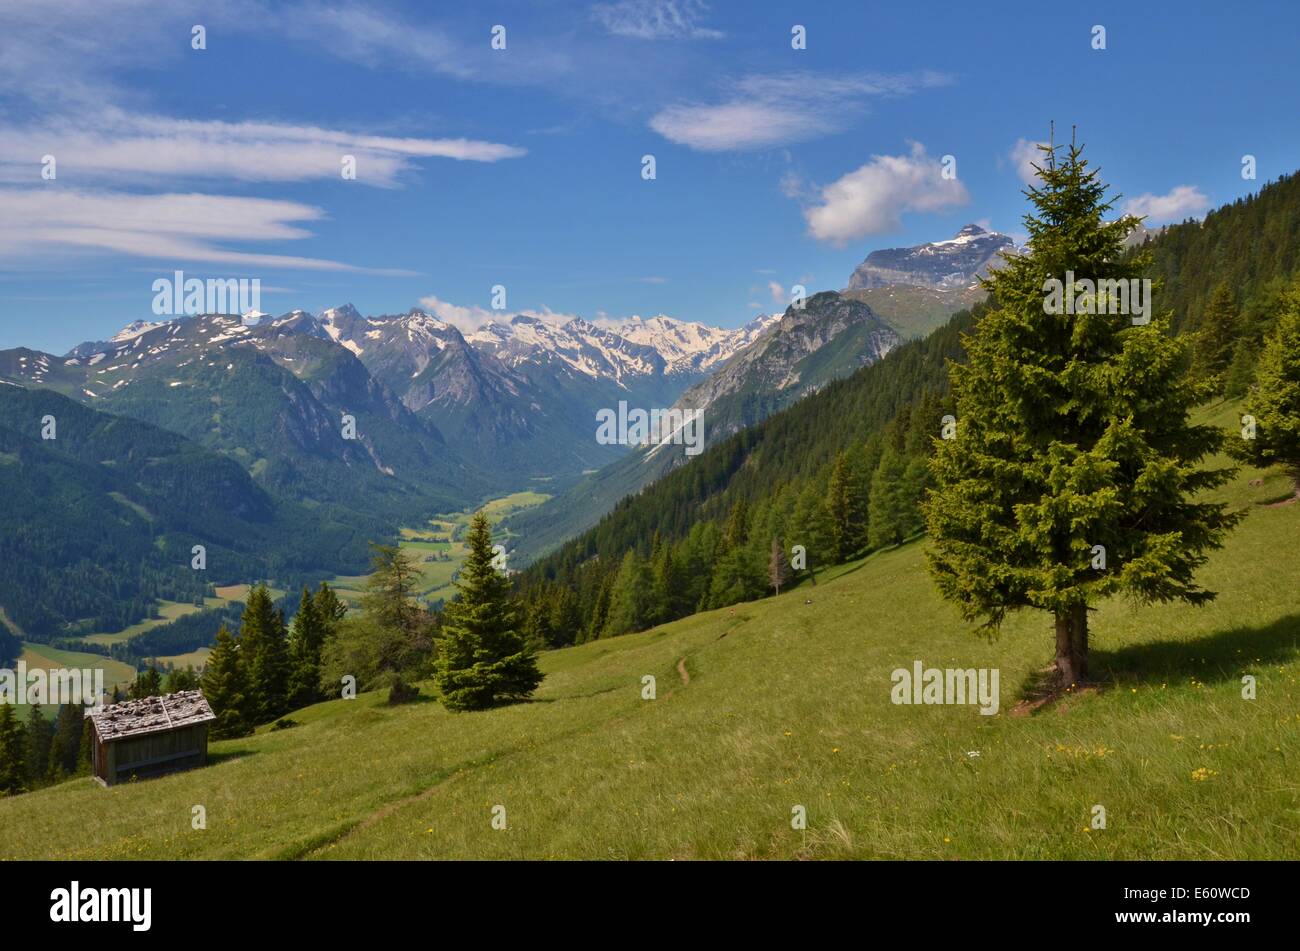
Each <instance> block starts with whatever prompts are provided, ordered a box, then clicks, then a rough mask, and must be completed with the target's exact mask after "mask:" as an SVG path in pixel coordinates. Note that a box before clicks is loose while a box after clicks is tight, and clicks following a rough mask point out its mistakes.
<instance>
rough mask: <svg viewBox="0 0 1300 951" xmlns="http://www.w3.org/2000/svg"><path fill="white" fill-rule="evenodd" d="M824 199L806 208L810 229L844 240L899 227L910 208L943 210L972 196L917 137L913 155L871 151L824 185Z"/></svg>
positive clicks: (832, 239)
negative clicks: (945, 174) (863, 160)
mask: <svg viewBox="0 0 1300 951" xmlns="http://www.w3.org/2000/svg"><path fill="white" fill-rule="evenodd" d="M819 200H820V204H817V205H814V206H812V207H809V208H805V209H804V218H805V219H806V220H807V222H808V233H809V234H811V235H812V236H813V237H814V238H817V239H818V240H821V241H830V242H833V243H835V244H838V245H842V244H844V243H846V242H848V241H852V240H854V239H857V238H862V237H865V236H866V235H870V234H883V233H885V232H889V231H894V230H897V229H898V227H899V226H900V225H901V223H902V222H901V215H902V214H903V213H904V212H907V211H922V212H935V211H944V210H946V209H948V208H952V207H955V206H958V205H964V204H966V203H967V202H969V201H970V195H969V194H968V193H967V191H966V186H965V185H963V184H962V183H961V182H960V181H958V180H957V179H947V178H944V177H943V175H942V166H941V164H940V163H939V162H938V161H937V160H935V159H932V158H930V157H929V156H927V155H926V153H925V148H924V146H922V145H921V144H920V143H919V142H918V143H913V145H912V151H911V154H910V155H873V156H872V157H871V161H869V162H867V163H866V164H865V165H863V166H862V167H861V168H858V169H857V170H855V171H852V172H849V174H847V175H845V176H844V177H843V178H841V179H839V180H838V181H835V182H832V183H831V184H830V185H827V186H826V187H825V188H823V189H822V190H821V195H820V199H819Z"/></svg>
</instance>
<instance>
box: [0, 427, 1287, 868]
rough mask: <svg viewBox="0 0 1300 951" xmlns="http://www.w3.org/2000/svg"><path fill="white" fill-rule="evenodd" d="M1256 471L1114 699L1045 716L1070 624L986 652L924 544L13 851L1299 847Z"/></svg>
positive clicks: (1026, 631)
mask: <svg viewBox="0 0 1300 951" xmlns="http://www.w3.org/2000/svg"><path fill="white" fill-rule="evenodd" d="M1231 411H1232V408H1231V407H1222V408H1217V409H1216V410H1215V412H1216V413H1221V414H1224V415H1225V418H1228V417H1230V414H1231ZM1257 476H1260V473H1257V472H1254V471H1244V472H1243V473H1242V474H1241V475H1240V476H1239V477H1238V478H1237V479H1236V480H1235V481H1234V482H1233V484H1232V485H1231V486H1230V487H1228V489H1227V490H1226V492H1225V493H1224V494H1225V496H1226V497H1227V498H1228V499H1230V500H1231V501H1232V502H1233V504H1234V505H1240V506H1249V507H1250V514H1249V515H1248V517H1247V518H1246V519H1245V520H1244V521H1243V523H1242V524H1241V526H1240V527H1239V528H1238V529H1237V530H1236V531H1235V532H1234V533H1233V534H1232V535H1231V537H1230V539H1229V541H1228V544H1227V546H1226V547H1225V548H1224V549H1223V550H1222V551H1220V552H1218V553H1217V554H1216V555H1215V556H1214V558H1213V559H1212V560H1211V562H1210V563H1209V564H1208V565H1207V566H1206V568H1205V569H1204V571H1203V573H1202V576H1201V577H1202V580H1203V582H1204V583H1205V584H1206V585H1208V586H1209V587H1210V588H1212V589H1214V590H1217V591H1218V592H1220V596H1219V599H1218V600H1217V601H1215V602H1214V603H1213V604H1211V605H1209V606H1206V607H1202V608H1189V607H1183V606H1177V605H1156V606H1146V607H1140V606H1134V605H1131V604H1128V603H1124V602H1118V601H1117V602H1113V603H1107V604H1104V605H1101V606H1100V608H1099V610H1098V611H1097V612H1096V613H1095V615H1094V617H1093V621H1092V631H1093V646H1094V653H1093V657H1092V664H1093V668H1094V674H1095V675H1096V676H1097V677H1098V678H1099V680H1100V681H1101V682H1102V686H1101V688H1100V689H1096V690H1088V691H1086V692H1083V693H1081V694H1078V695H1076V696H1072V697H1069V698H1067V699H1065V700H1063V701H1060V702H1058V703H1056V704H1054V705H1051V706H1047V707H1044V708H1042V709H1039V710H1038V711H1036V712H1033V713H1022V712H1013V711H1015V709H1016V705H1017V695H1018V692H1019V691H1020V690H1021V689H1022V688H1024V687H1025V685H1027V684H1029V683H1030V682H1031V681H1032V680H1033V678H1034V677H1035V675H1036V674H1038V673H1039V672H1040V671H1041V670H1042V668H1043V667H1044V665H1045V664H1046V663H1047V662H1048V661H1049V659H1050V655H1051V625H1050V622H1049V619H1048V618H1046V617H1045V616H1043V615H1040V614H1027V615H1020V616H1017V617H1015V618H1013V619H1012V621H1011V622H1010V623H1008V625H1007V626H1006V628H1005V630H1004V631H1003V634H1002V636H1001V637H1000V638H999V639H998V640H996V641H994V642H988V641H984V640H981V639H978V638H975V637H973V636H972V635H971V634H970V632H969V631H968V629H967V628H966V627H965V626H964V625H963V624H962V623H961V621H960V620H959V618H958V617H957V615H956V612H955V611H954V610H953V609H952V608H951V607H950V606H948V605H946V604H943V603H942V602H940V601H939V600H938V599H937V598H936V596H935V594H934V591H933V587H932V585H931V583H930V580H929V578H928V577H927V575H926V573H925V570H924V564H923V550H924V545H925V542H923V541H922V542H914V543H911V544H908V545H905V546H903V547H901V548H899V549H896V550H893V551H887V552H883V553H880V554H877V555H874V556H872V557H870V558H868V559H867V560H865V561H863V562H860V563H858V564H854V565H849V566H844V567H843V568H840V569H836V570H835V571H833V572H827V573H825V574H824V575H823V576H822V577H821V579H820V583H819V584H818V585H816V586H815V587H814V586H808V585H804V586H801V587H799V588H797V589H795V590H793V591H789V592H787V593H785V594H783V595H781V597H779V598H769V599H767V600H764V601H760V602H755V603H751V604H744V605H738V606H736V607H735V608H734V609H723V610H721V611H714V612H710V613H706V614H701V615H696V616H694V617H691V618H687V619H684V620H682V621H678V622H675V623H673V624H669V625H666V626H664V627H662V628H659V629H656V630H654V631H650V632H646V633H642V634H636V635H631V636H628V637H622V638H616V639H612V640H605V641H597V642H595V643H591V644H586V645H583V646H580V647H576V648H571V649H567V650H562V651H556V652H552V653H549V654H547V655H545V656H544V657H543V660H542V664H543V668H544V669H545V671H546V673H547V677H546V680H545V682H544V683H543V685H542V687H541V689H540V690H539V691H538V693H537V696H536V698H535V700H534V701H533V702H531V703H526V704H520V705H517V706H513V707H509V708H506V709H501V710H494V711H490V712H486V713H473V714H457V715H453V714H449V713H447V712H446V711H445V710H444V709H443V708H442V707H441V706H440V705H439V704H437V703H436V702H432V701H429V702H423V703H416V704H412V705H409V706H405V707H398V708H389V707H386V706H384V705H383V703H382V700H383V698H382V697H381V696H379V695H363V696H362V697H361V698H360V699H358V700H355V701H342V700H340V701H334V702H330V703H324V704H319V705H317V706H315V707H311V708H308V709H306V710H302V711H298V712H295V713H294V714H293V719H294V720H296V721H298V722H299V724H300V725H299V726H297V727H294V728H293V729H290V730H284V731H279V732H274V733H272V732H267V731H266V730H265V729H263V730H262V731H260V732H259V733H258V734H257V735H255V736H252V737H249V738H246V739H241V740H234V741H227V742H219V743H213V744H212V747H211V750H212V754H213V760H214V762H213V764H212V765H210V766H209V767H207V768H205V769H201V770H196V771H192V772H189V773H184V774H179V775H174V776H169V777H165V778H162V779H157V780H152V781H148V782H142V783H136V784H130V785H124V786H120V787H116V788H114V789H109V790H105V789H101V788H99V787H98V786H96V785H95V784H94V783H93V782H92V781H90V780H88V779H79V780H74V781H70V782H68V783H64V784H62V785H60V786H56V787H53V788H49V789H45V790H41V791H38V792H36V793H31V794H28V795H25V796H20V797H16V798H12V799H7V800H3V801H0V828H5V829H7V830H9V834H8V835H5V836H0V857H3V858H118V857H139V858H181V857H187V858H198V857H202V858H221V857H281V858H288V857H293V858H369V859H377V858H408V857H410V858H545V857H562V858H618V859H622V858H660V859H663V858H680V859H691V858H700V859H708V858H794V857H815V858H847V857H855V858H873V857H878V858H922V859H981V858H1068V859H1119V858H1127V859H1174V858H1182V859H1225V858H1272V859H1281V858H1294V857H1295V856H1296V855H1297V854H1300V686H1298V684H1297V679H1298V677H1300V585H1297V584H1296V578H1297V577H1300V546H1297V545H1296V539H1297V537H1298V536H1300V505H1294V504H1293V505H1286V506H1274V507H1268V506H1265V505H1263V504H1257V503H1262V502H1265V501H1267V500H1269V499H1271V498H1276V497H1277V490H1278V488H1279V485H1280V481H1279V480H1280V476H1277V475H1273V474H1269V475H1266V476H1265V477H1264V481H1263V483H1262V484H1261V485H1259V486H1251V485H1250V484H1249V483H1250V481H1251V480H1252V479H1254V478H1256V477H1257ZM915 660H921V661H923V662H924V664H925V665H926V666H935V667H995V668H998V669H999V670H1000V672H1001V688H1002V697H1001V710H1000V712H999V713H998V715H996V716H991V717H990V716H981V715H980V714H979V713H978V711H977V710H976V709H975V708H974V707H970V706H962V707H958V706H895V705H893V704H892V703H891V702H890V687H891V681H890V674H891V672H892V671H893V670H894V669H895V668H898V667H906V668H910V666H911V664H912V663H913V661H915ZM683 662H684V668H685V670H686V671H687V672H688V674H689V678H690V680H689V683H684V682H683V679H682V678H681V677H680V676H679V674H678V670H677V668H678V665H679V663H683ZM647 674H649V675H653V676H654V677H656V678H657V686H658V697H657V699H655V700H642V699H641V678H642V676H643V675H647ZM1244 674H1252V675H1254V676H1255V677H1257V678H1258V698H1257V699H1255V700H1253V701H1251V700H1244V699H1242V696H1241V689H1242V688H1241V683H1240V679H1241V677H1242V675H1244ZM428 692H429V688H428V687H427V685H426V687H425V693H428ZM974 753H978V755H977V756H976V755H972V754H974ZM1196 776H1201V777H1203V778H1201V779H1197V778H1195V777H1196ZM195 804H202V805H204V806H205V807H206V809H207V817H208V828H207V829H206V830H205V831H192V830H191V828H190V816H191V808H192V807H193V806H194V805H195ZM497 804H501V805H504V806H505V807H506V810H507V818H508V823H509V827H508V828H507V829H506V830H504V831H496V830H494V829H493V828H492V826H491V810H492V807H493V806H494V805H497ZM1094 804H1099V805H1102V806H1104V807H1105V809H1106V813H1107V828H1106V829H1105V830H1104V831H1090V830H1089V819H1090V817H1091V810H1092V807H1093V806H1094ZM797 805H801V806H804V807H805V808H806V810H807V816H808V828H807V830H806V831H795V830H793V829H792V828H791V825H790V817H791V810H792V808H793V807H794V806H797Z"/></svg>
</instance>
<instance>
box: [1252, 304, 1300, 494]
mask: <svg viewBox="0 0 1300 951" xmlns="http://www.w3.org/2000/svg"><path fill="white" fill-rule="evenodd" d="M1245 408H1246V413H1247V414H1248V415H1250V416H1253V417H1254V419H1255V426H1254V432H1253V434H1251V435H1252V436H1253V438H1248V439H1243V440H1242V442H1241V445H1240V449H1239V454H1240V455H1243V456H1244V457H1245V458H1247V459H1249V460H1251V461H1252V462H1255V463H1257V464H1258V465H1261V466H1268V465H1274V464H1277V465H1281V466H1282V467H1283V468H1285V469H1286V472H1287V475H1288V476H1289V477H1290V479H1291V485H1292V488H1293V490H1294V492H1295V495H1296V496H1297V497H1300V286H1298V287H1297V288H1296V289H1295V290H1293V291H1292V292H1291V293H1290V294H1289V295H1288V296H1287V297H1285V298H1284V299H1283V302H1282V308H1281V312H1280V313H1279V314H1278V316H1277V319H1276V321H1275V322H1274V324H1273V329H1272V331H1270V333H1269V335H1268V337H1267V338H1266V339H1265V341H1264V349H1263V351H1262V352H1261V353H1260V355H1259V364H1258V366H1257V368H1256V372H1255V388H1254V390H1253V391H1252V392H1251V393H1250V394H1249V395H1248V396H1247V398H1246V403H1245ZM1243 435H1245V433H1243Z"/></svg>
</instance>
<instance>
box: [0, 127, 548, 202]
mask: <svg viewBox="0 0 1300 951" xmlns="http://www.w3.org/2000/svg"><path fill="white" fill-rule="evenodd" d="M47 154H48V155H53V156H54V157H55V159H56V160H57V162H58V172H59V175H60V177H64V176H67V175H75V176H76V177H77V178H78V180H85V179H87V178H91V177H95V176H98V177H101V178H107V179H112V180H118V181H145V182H155V181H157V180H158V179H159V178H168V177H171V178H228V179H235V180H238V181H251V182H267V181H281V182H283V181H305V180H309V179H339V180H341V171H342V165H341V163H342V158H343V156H344V155H352V156H354V157H355V159H356V181H357V182H361V183H364V184H370V185H378V186H381V187H391V186H393V185H395V184H396V183H397V179H398V176H399V175H400V174H402V173H403V172H405V171H407V170H408V169H410V168H412V160H414V159H418V158H450V159H456V160H459V161H475V162H496V161H500V160H501V159H507V158H515V157H517V156H520V155H523V154H524V150H523V149H521V148H518V147H516V146H512V145H502V144H499V143H496V142H483V141H479V140H474V139H459V138H458V139H419V138H396V137H391V136H377V135H366V134H360V133H352V132H343V131H338V130H334V129H322V128H320V127H317V126H308V125H289V124H284V123H275V122H220V121H210V120H189V119H173V118H167V117H162V116H146V115H131V114H128V113H126V112H123V111H122V110H118V109H107V110H105V111H102V112H100V113H99V114H97V115H96V116H95V117H93V118H92V117H86V116H82V117H77V118H64V119H56V120H50V121H47V122H45V123H44V124H41V125H35V126H12V125H5V124H0V179H2V180H5V181H9V182H21V181H34V180H37V179H38V178H39V173H40V165H39V164H38V163H37V160H38V159H39V158H40V156H43V155H47Z"/></svg>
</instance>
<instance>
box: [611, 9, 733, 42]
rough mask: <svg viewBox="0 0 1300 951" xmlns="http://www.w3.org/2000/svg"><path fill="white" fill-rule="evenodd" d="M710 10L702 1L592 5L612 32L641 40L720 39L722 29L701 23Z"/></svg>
mask: <svg viewBox="0 0 1300 951" xmlns="http://www.w3.org/2000/svg"><path fill="white" fill-rule="evenodd" d="M708 12H709V7H708V4H706V3H703V2H701V0H618V2H616V3H597V4H595V5H594V6H593V7H592V8H591V15H592V16H593V17H594V18H595V19H596V20H597V22H599V23H600V24H601V25H602V26H603V27H604V28H605V29H606V30H607V31H608V32H610V33H612V34H614V35H615V36H629V37H633V38H635V39H639V40H664V39H692V40H699V39H707V40H716V39H719V38H721V37H722V36H723V34H722V33H721V32H720V31H718V30H714V29H710V28H708V27H705V26H702V25H701V23H700V21H701V20H703V19H704V17H705V16H706V15H707V14H708Z"/></svg>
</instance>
